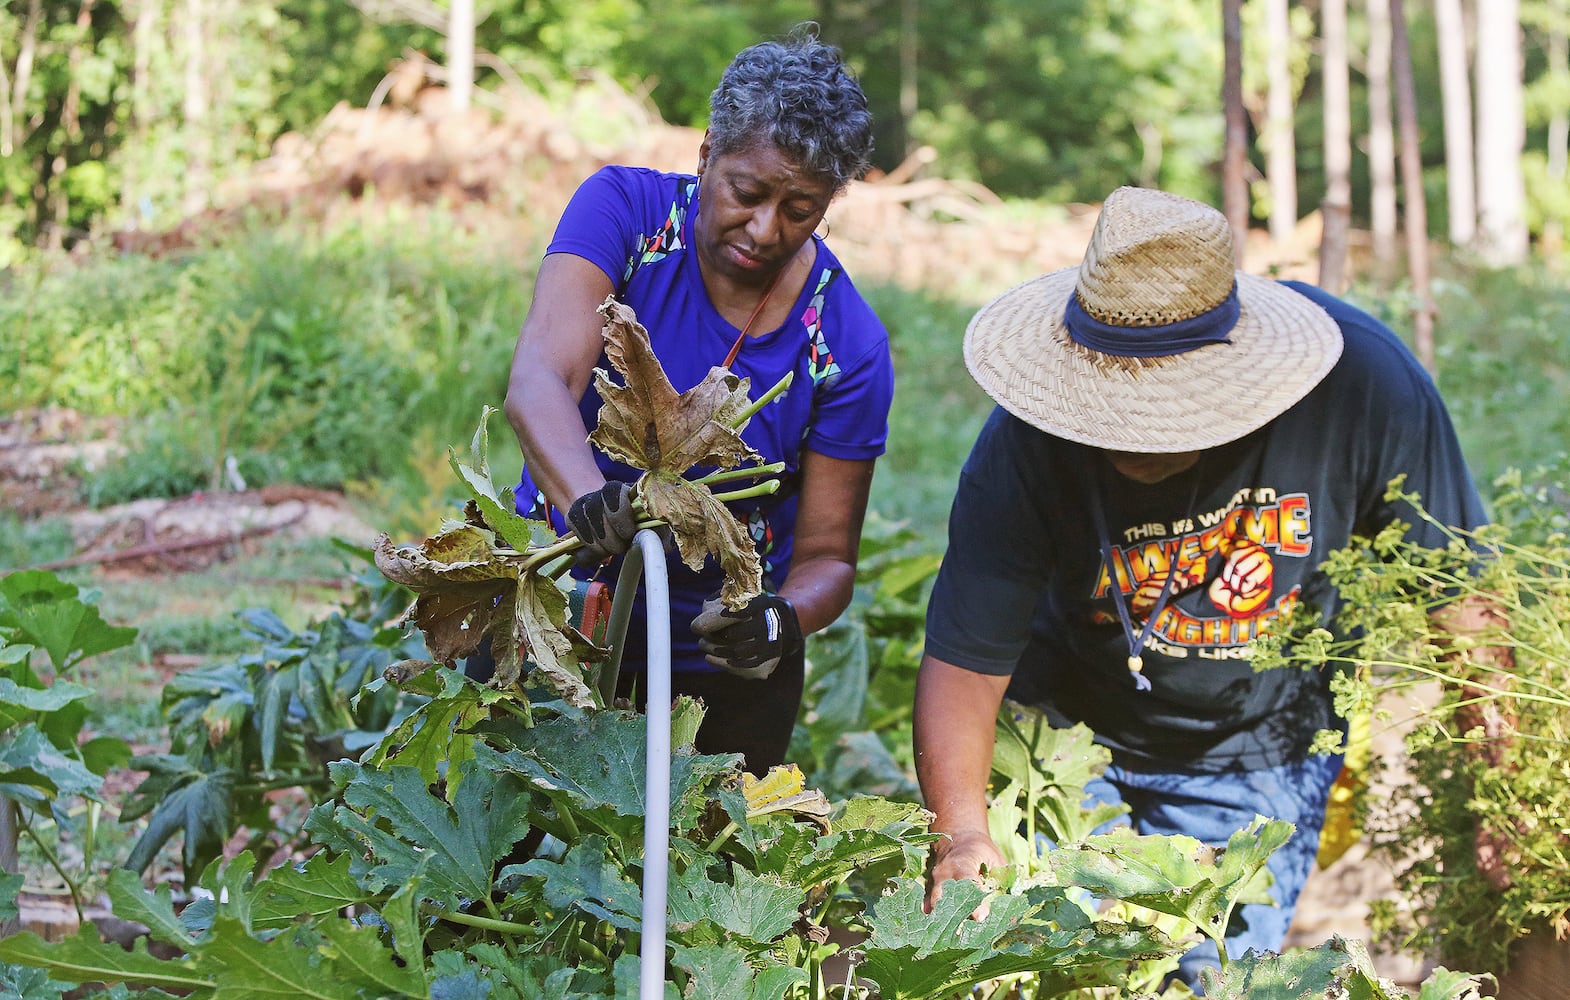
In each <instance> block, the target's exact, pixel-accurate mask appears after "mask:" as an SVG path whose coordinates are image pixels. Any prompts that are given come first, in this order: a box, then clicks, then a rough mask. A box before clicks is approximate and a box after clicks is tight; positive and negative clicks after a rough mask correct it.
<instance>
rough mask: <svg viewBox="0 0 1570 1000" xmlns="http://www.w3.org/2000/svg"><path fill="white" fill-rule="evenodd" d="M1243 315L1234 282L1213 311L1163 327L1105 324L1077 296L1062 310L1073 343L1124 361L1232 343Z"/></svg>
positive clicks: (1069, 298) (1071, 298)
mask: <svg viewBox="0 0 1570 1000" xmlns="http://www.w3.org/2000/svg"><path fill="white" fill-rule="evenodd" d="M1241 311H1242V306H1241V305H1240V304H1239V302H1238V298H1237V282H1235V281H1234V282H1233V283H1232V291H1231V292H1229V293H1228V294H1227V297H1226V298H1224V299H1222V300H1221V302H1220V304H1218V305H1216V306H1215V307H1214V308H1211V309H1207V310H1206V311H1204V312H1202V313H1200V314H1199V315H1198V316H1190V317H1189V318H1188V319H1182V320H1178V321H1177V322H1176V323H1163V324H1162V325H1160V326H1114V325H1113V324H1111V323H1103V322H1101V321H1100V320H1098V319H1096V318H1095V317H1093V316H1091V315H1090V313H1088V312H1086V311H1085V307H1084V306H1082V305H1080V304H1079V295H1078V293H1076V294H1073V295H1070V296H1069V297H1068V304H1067V305H1066V306H1064V307H1063V324H1064V325H1065V326H1066V327H1068V335H1069V339H1070V340H1072V341H1074V343H1076V344H1078V345H1080V346H1081V347H1088V348H1089V349H1091V350H1092V351H1096V352H1097V353H1099V354H1112V355H1116V356H1118V357H1121V358H1160V357H1166V356H1168V355H1172V354H1186V353H1188V352H1189V351H1192V350H1196V349H1198V348H1201V347H1208V346H1210V345H1211V344H1230V343H1232V341H1231V340H1229V339H1228V338H1227V335H1228V334H1230V333H1231V332H1232V328H1233V327H1234V326H1236V325H1237V318H1238V315H1239V314H1240V313H1241Z"/></svg>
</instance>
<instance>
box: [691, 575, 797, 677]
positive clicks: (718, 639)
mask: <svg viewBox="0 0 1570 1000" xmlns="http://www.w3.org/2000/svg"><path fill="white" fill-rule="evenodd" d="M692 630H693V631H694V632H696V633H697V634H698V648H699V649H701V650H703V653H704V657H703V658H704V659H706V660H708V661H709V662H710V663H712V664H714V665H715V666H716V667H719V668H721V669H723V670H726V671H729V672H730V673H733V674H735V675H736V676H737V677H745V678H747V679H748V680H756V681H761V680H763V679H764V678H766V677H768V676H769V675H770V674H772V673H773V672H774V668H775V667H778V666H779V665H780V661H781V660H783V659H784V658H785V657H787V656H789V655H791V654H792V653H796V652H798V651H800V649H801V648H802V638H801V622H800V621H798V620H797V618H796V609H795V608H793V607H791V604H790V602H789V601H787V600H786V599H785V598H783V597H780V596H779V595H778V594H760V595H759V596H757V597H754V598H753V599H752V600H751V601H749V602H748V603H747V606H746V607H743V608H739V609H737V610H735V611H732V610H731V609H729V608H727V607H726V606H725V605H724V604H723V603H721V601H720V599H719V598H717V597H711V598H709V599H708V600H707V601H704V602H703V610H702V611H701V612H700V613H699V614H698V617H696V618H694V619H693V620H692Z"/></svg>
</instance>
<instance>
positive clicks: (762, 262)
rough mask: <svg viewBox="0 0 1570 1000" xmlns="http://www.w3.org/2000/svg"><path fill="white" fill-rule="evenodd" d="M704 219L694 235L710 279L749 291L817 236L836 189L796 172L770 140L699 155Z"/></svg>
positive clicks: (826, 181)
mask: <svg viewBox="0 0 1570 1000" xmlns="http://www.w3.org/2000/svg"><path fill="white" fill-rule="evenodd" d="M698 176H699V178H700V184H701V187H700V188H699V203H698V218H697V220H696V221H695V222H694V224H693V233H694V237H695V242H696V249H697V251H698V260H699V261H700V262H701V263H702V264H703V265H704V269H705V273H706V274H707V275H711V276H718V277H723V278H725V279H728V280H731V281H735V282H737V283H738V284H742V285H763V284H766V283H767V282H768V281H769V280H770V279H772V278H773V277H774V275H775V274H776V273H778V272H779V271H780V269H781V268H783V267H784V266H785V265H786V264H789V263H790V261H791V258H792V257H794V256H795V255H796V252H797V251H798V250H800V249H801V247H802V245H803V244H804V243H806V242H807V240H808V239H809V238H810V237H811V236H812V232H813V230H814V229H816V228H818V223H819V222H821V221H822V220H823V213H824V212H826V211H828V208H829V202H831V201H833V200H834V194H835V191H834V183H833V181H832V180H830V179H829V178H827V177H823V176H821V175H819V174H817V173H814V172H812V171H810V170H806V169H804V168H802V167H800V166H797V165H796V164H795V163H794V162H793V161H791V160H790V159H789V158H788V157H787V156H786V155H785V154H784V153H782V152H780V150H779V149H778V148H777V147H775V146H774V144H773V143H771V142H768V141H763V142H760V143H758V144H756V145H754V146H752V147H751V148H749V149H743V150H737V151H735V152H731V153H725V154H723V155H718V156H716V155H711V153H710V151H709V141H708V139H707V138H705V139H704V140H703V146H702V147H701V148H700V149H699V151H698Z"/></svg>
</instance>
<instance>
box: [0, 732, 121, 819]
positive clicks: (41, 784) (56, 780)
mask: <svg viewBox="0 0 1570 1000" xmlns="http://www.w3.org/2000/svg"><path fill="white" fill-rule="evenodd" d="M102 783H103V782H102V779H100V778H99V777H98V775H96V774H94V773H93V772H91V771H89V770H88V769H87V768H86V767H85V766H84V765H83V764H82V762H81V761H79V760H77V759H75V758H74V757H71V756H69V755H67V754H66V753H65V752H64V751H62V750H61V749H60V748H59V747H57V746H55V745H54V743H53V742H52V741H51V740H50V739H49V738H48V737H46V736H45V735H44V734H43V733H42V732H41V731H40V730H39V729H38V727H37V726H35V725H33V724H32V723H28V724H27V725H25V726H23V727H21V729H19V730H16V731H14V732H11V733H7V734H6V738H5V741H4V742H3V743H0V797H3V798H11V799H17V800H20V801H29V802H41V801H43V800H44V799H52V798H55V797H56V796H66V795H85V796H88V797H96V796H97V794H98V788H99V786H100V785H101V784H102Z"/></svg>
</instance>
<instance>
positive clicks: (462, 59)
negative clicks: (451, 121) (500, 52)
mask: <svg viewBox="0 0 1570 1000" xmlns="http://www.w3.org/2000/svg"><path fill="white" fill-rule="evenodd" d="M473 96H474V0H452V6H451V7H449V8H448V10H447V97H448V100H449V101H450V102H451V105H452V109H453V110H454V111H457V112H464V111H468V110H469V103H470V101H471V100H472V99H473Z"/></svg>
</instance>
